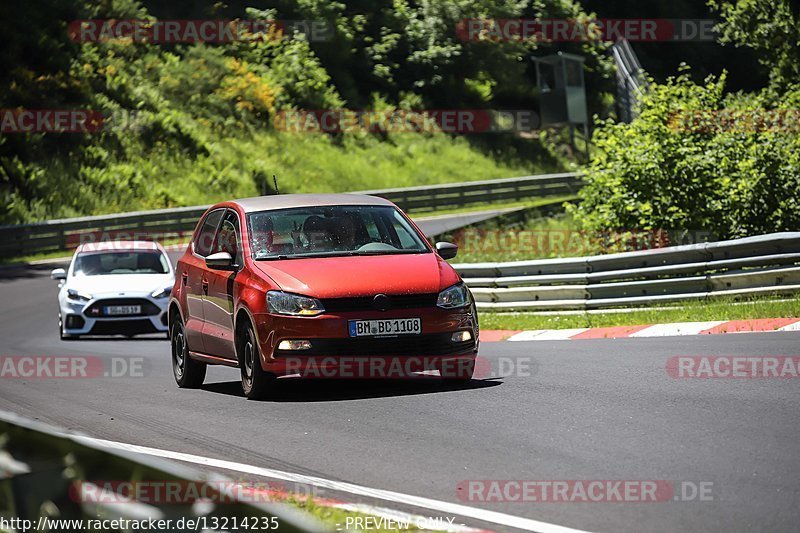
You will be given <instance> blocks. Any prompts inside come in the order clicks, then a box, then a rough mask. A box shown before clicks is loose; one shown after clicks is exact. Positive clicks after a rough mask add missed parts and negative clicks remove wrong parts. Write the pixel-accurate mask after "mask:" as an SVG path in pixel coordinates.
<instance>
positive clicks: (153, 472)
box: [0, 412, 326, 532]
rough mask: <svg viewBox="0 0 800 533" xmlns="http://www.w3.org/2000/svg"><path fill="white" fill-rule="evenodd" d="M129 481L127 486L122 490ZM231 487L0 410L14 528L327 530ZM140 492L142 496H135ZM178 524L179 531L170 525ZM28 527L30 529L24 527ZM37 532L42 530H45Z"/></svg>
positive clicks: (5, 488)
mask: <svg viewBox="0 0 800 533" xmlns="http://www.w3.org/2000/svg"><path fill="white" fill-rule="evenodd" d="M129 482H132V484H131V485H130V486H127V483H129ZM133 484H137V485H138V486H139V487H144V486H147V487H155V488H158V487H164V490H166V487H167V484H169V485H170V486H171V487H172V488H176V487H177V489H178V490H175V491H172V492H171V493H170V494H172V496H175V495H176V494H177V495H181V494H183V495H185V496H186V498H182V497H180V496H178V497H172V496H170V497H166V496H164V494H165V493H164V491H162V492H160V493H154V492H151V491H137V490H135V489H133V488H132V486H133ZM232 486H233V482H232V481H230V480H228V479H227V478H224V477H223V476H220V475H218V474H211V475H207V474H202V473H200V472H198V471H196V470H195V469H192V468H189V467H187V466H184V465H178V464H174V463H172V462H167V461H165V460H163V459H159V458H155V457H148V456H143V455H138V454H134V453H132V452H127V451H122V450H112V449H109V448H105V447H101V446H99V445H97V444H92V443H90V442H87V440H86V439H82V438H80V437H79V436H73V435H66V434H64V433H62V432H60V431H58V430H57V429H56V428H53V427H50V426H46V425H44V424H41V423H38V422H35V421H32V420H28V419H25V418H22V417H20V416H18V415H15V414H12V413H6V412H0V516H2V517H3V518H5V519H6V520H8V519H9V518H15V519H17V520H18V523H19V521H20V520H28V521H30V522H29V523H31V524H33V525H37V524H38V525H39V526H42V525H44V524H45V523H47V520H48V519H58V520H63V521H65V522H66V521H67V520H84V521H86V520H90V519H104V520H108V521H109V522H106V524H112V523H111V522H110V521H111V520H114V519H117V520H128V521H131V522H134V521H146V520H149V519H153V520H168V519H169V520H172V522H171V524H172V525H171V527H165V528H159V529H163V530H164V531H186V530H189V529H191V530H195V529H196V530H198V531H199V530H201V529H205V530H209V529H217V530H235V529H237V528H236V526H234V529H229V528H230V525H231V524H232V523H234V522H235V523H237V524H242V523H243V522H242V521H243V520H244V519H247V520H248V521H249V523H252V522H253V521H254V520H255V519H258V523H259V525H260V526H263V523H262V522H261V520H262V519H264V520H267V522H269V520H270V519H274V520H276V521H277V525H278V526H279V531H287V532H306V531H308V532H311V531H325V530H326V528H325V527H324V525H323V524H321V523H319V522H317V521H316V520H314V519H311V518H310V517H308V516H306V515H305V514H301V513H300V512H299V510H297V509H295V508H292V507H289V506H288V505H286V504H282V503H275V502H274V501H266V502H263V501H261V500H266V499H267V498H266V496H264V497H263V498H258V497H255V496H254V495H253V494H252V493H250V495H249V496H248V495H246V494H245V491H244V490H242V491H238V490H230V491H228V488H229V487H232ZM140 492H141V493H142V494H146V496H147V497H146V498H141V497H138V498H137V494H138V493H140ZM264 493H265V494H266V491H264ZM130 494H132V495H133V497H130V496H129V495H130ZM158 494H161V495H162V497H158ZM192 494H194V495H202V496H203V498H204V501H201V500H200V499H199V498H198V501H193V499H192V498H191V497H190V495H192ZM272 498H274V495H273V496H272ZM143 500H146V501H143ZM243 500H244V501H243ZM181 519H183V527H180V526H179V525H177V523H178V521H179V520H181ZM188 520H195V521H196V522H195V524H203V523H205V524H207V526H206V527H205V528H203V527H197V528H195V527H194V526H189V525H188V524H189V522H187V521H188ZM201 520H204V522H203V521H201ZM85 523H86V522H84V524H85ZM129 523H130V522H129ZM223 523H227V524H228V526H226V527H224V528H220V527H219V526H217V527H216V528H215V527H214V525H213V524H223ZM51 525H52V523H51ZM108 527H109V528H108V529H107V528H106V527H104V528H102V529H103V530H108V531H130V530H131V528H130V527H125V528H123V527H118V528H115V527H114V526H113V525H110V526H108ZM16 529H19V530H21V531H25V529H24V528H16ZM32 529H34V527H31V528H28V530H32ZM36 529H39V530H41V531H47V530H48V528H46V527H37V528H36ZM78 529H81V528H80V527H68V526H64V525H63V522H62V527H61V528H55V529H50V530H53V531H69V530H78ZM143 529H146V528H143ZM238 529H250V528H249V527H240V528H238ZM273 529H274V528H273ZM97 530H99V529H97ZM134 530H136V529H134Z"/></svg>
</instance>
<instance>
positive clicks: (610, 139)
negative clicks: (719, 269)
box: [571, 72, 800, 238]
mask: <svg viewBox="0 0 800 533" xmlns="http://www.w3.org/2000/svg"><path fill="white" fill-rule="evenodd" d="M724 88H725V76H724V75H723V76H722V77H720V78H713V77H710V78H708V79H707V80H706V83H705V84H704V85H696V84H694V83H692V82H691V81H690V78H689V74H688V73H686V72H684V73H683V74H681V75H680V76H678V77H677V78H671V79H669V80H667V82H666V83H665V84H660V85H656V84H654V85H652V86H651V90H650V91H649V92H648V93H647V94H646V95H645V96H644V98H643V100H642V109H641V115H640V116H639V117H638V118H637V119H636V120H634V121H633V123H631V124H614V123H612V122H611V121H607V122H605V123H603V124H602V126H603V127H602V128H600V129H598V131H597V135H596V137H595V139H594V140H595V143H596V149H595V152H594V154H593V160H592V162H591V164H590V166H589V168H588V170H587V177H586V178H587V182H588V186H587V187H586V188H584V189H583V190H582V191H581V193H580V196H581V197H582V198H583V202H582V203H581V204H580V205H577V206H573V207H572V208H571V211H572V212H573V214H574V216H575V217H576V220H577V221H578V222H579V223H580V224H581V225H582V226H583V227H584V228H586V229H590V230H658V229H663V230H676V229H690V230H702V231H710V232H711V233H712V234H713V235H715V236H716V237H718V238H732V237H739V236H745V235H754V234H761V233H769V232H775V231H783V230H796V229H797V228H798V226H800V195H798V192H797V191H798V190H800V135H798V130H797V116H796V111H795V110H796V106H797V103H798V102H799V101H800V87H795V88H794V89H793V90H791V91H789V92H788V93H787V94H785V95H784V96H783V97H782V98H781V99H780V100H778V101H775V100H774V99H773V97H772V96H770V95H771V93H770V92H769V91H766V90H765V91H762V92H759V93H753V94H749V95H745V94H740V93H736V94H729V95H725V93H724ZM773 109H777V110H781V109H783V110H787V112H788V113H787V114H786V115H783V116H785V117H789V119H790V120H788V121H785V122H784V123H783V124H772V125H769V124H767V125H759V122H758V121H759V120H761V118H760V117H765V116H767V117H768V116H769V110H773ZM731 116H733V117H734V120H733V121H729V120H728V119H727V118H726V117H731ZM778 116H781V115H780V114H778ZM752 117H755V120H754V121H753V120H751V119H752ZM792 117H793V120H792Z"/></svg>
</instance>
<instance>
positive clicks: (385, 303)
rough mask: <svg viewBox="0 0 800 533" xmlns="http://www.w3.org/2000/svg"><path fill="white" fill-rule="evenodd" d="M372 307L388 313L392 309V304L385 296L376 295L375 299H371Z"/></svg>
mask: <svg viewBox="0 0 800 533" xmlns="http://www.w3.org/2000/svg"><path fill="white" fill-rule="evenodd" d="M372 307H374V308H375V309H377V310H378V311H388V310H389V308H390V307H392V303H391V302H390V301H389V297H388V296H386V295H385V294H376V295H375V298H373V299H372Z"/></svg>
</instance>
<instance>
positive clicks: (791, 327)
mask: <svg viewBox="0 0 800 533" xmlns="http://www.w3.org/2000/svg"><path fill="white" fill-rule="evenodd" d="M777 331H800V320H798V321H797V322H795V323H793V324H787V325H785V326H783V327H782V328H778V330H777Z"/></svg>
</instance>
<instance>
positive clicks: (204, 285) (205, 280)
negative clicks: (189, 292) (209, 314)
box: [203, 279, 208, 294]
mask: <svg viewBox="0 0 800 533" xmlns="http://www.w3.org/2000/svg"><path fill="white" fill-rule="evenodd" d="M203 292H204V293H206V294H208V280H207V279H204V280H203Z"/></svg>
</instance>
